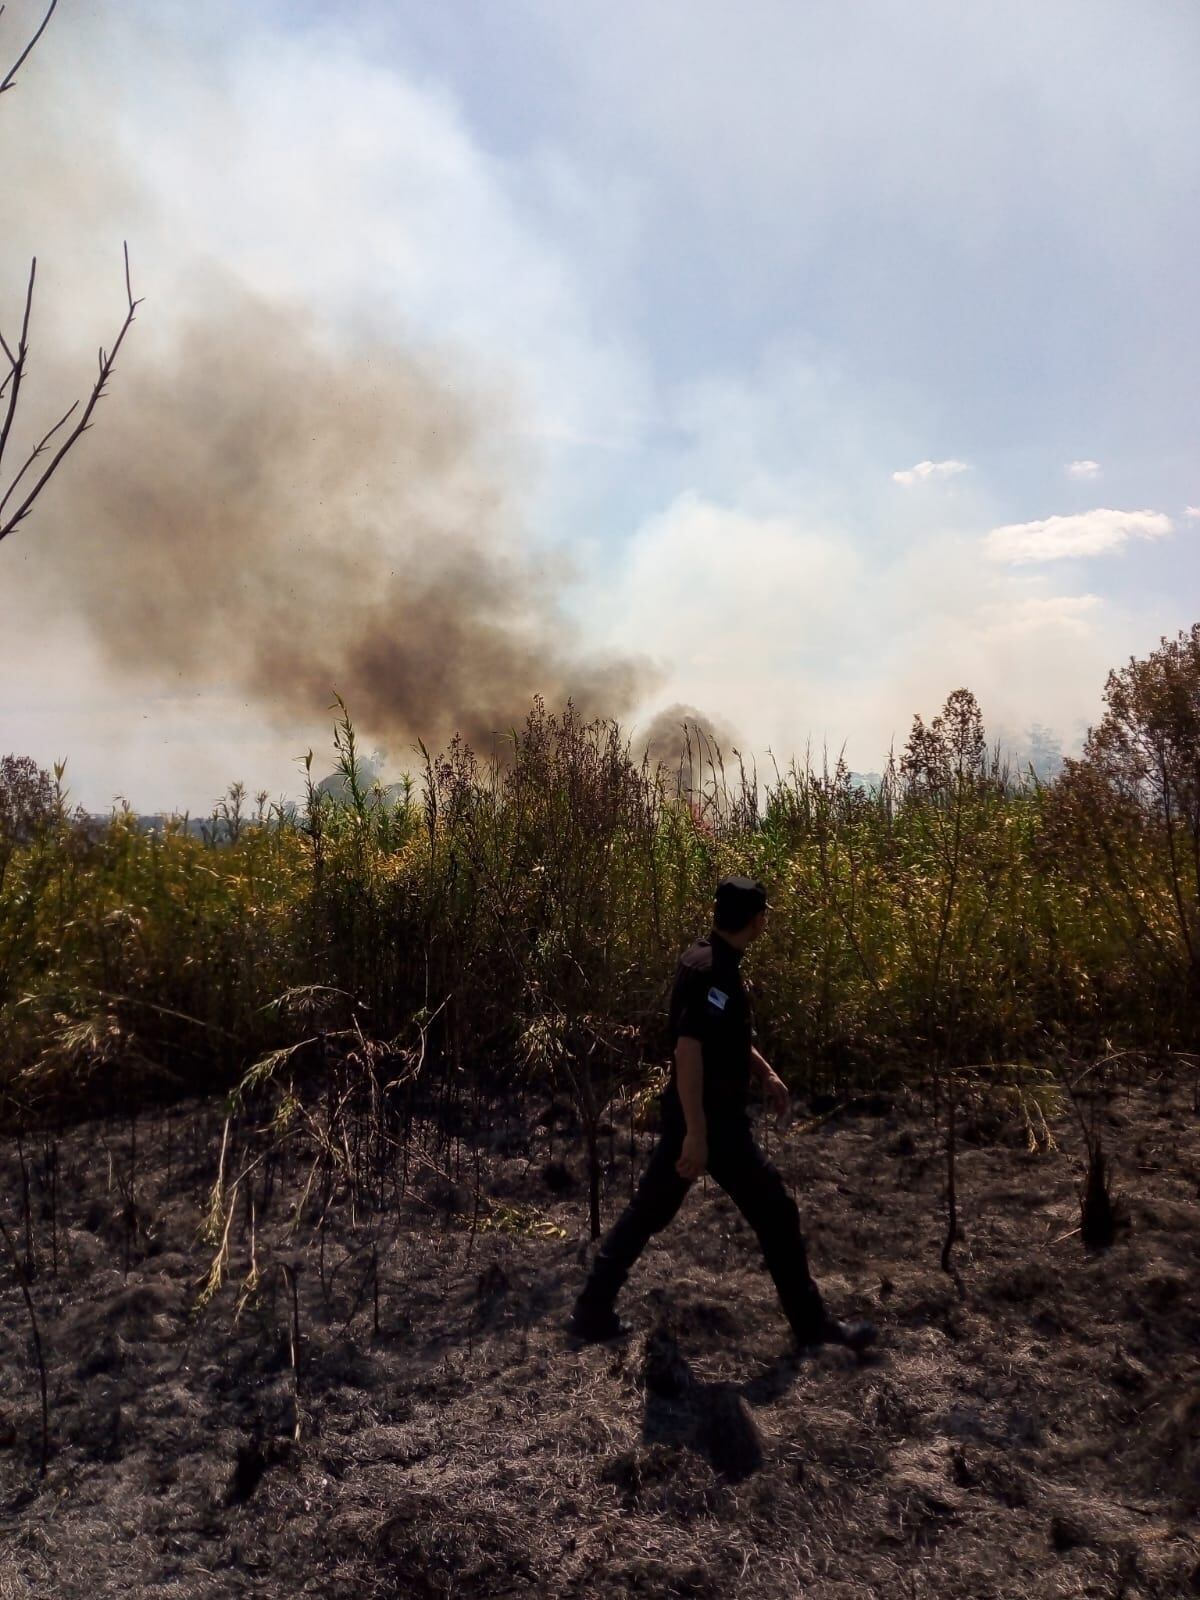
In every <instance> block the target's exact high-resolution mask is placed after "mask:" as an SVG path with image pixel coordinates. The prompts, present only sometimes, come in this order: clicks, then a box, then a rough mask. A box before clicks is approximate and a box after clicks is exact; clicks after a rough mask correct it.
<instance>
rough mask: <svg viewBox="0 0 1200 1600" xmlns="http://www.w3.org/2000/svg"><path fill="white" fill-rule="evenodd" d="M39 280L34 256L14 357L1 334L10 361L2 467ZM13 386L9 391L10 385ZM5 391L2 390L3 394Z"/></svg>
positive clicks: (0, 431) (0, 430) (0, 437)
mask: <svg viewBox="0 0 1200 1600" xmlns="http://www.w3.org/2000/svg"><path fill="white" fill-rule="evenodd" d="M36 280H37V257H36V256H34V258H33V260H32V261H31V262H30V265H29V284H28V287H27V288H26V290H25V314H24V316H23V317H22V319H21V337H20V338H19V339H18V341H17V353H16V355H14V354H13V353H12V351H11V350H10V349H9V346H8V341H7V339H5V338H4V336H3V334H0V345H3V347H4V354H5V356H6V357H7V360H8V376H7V377H6V378H5V380H4V389H8V390H9V393H8V405H7V406H6V407H5V411H4V421H3V423H0V465H3V462H4V451H5V448H6V446H7V444H8V436H9V433H10V432H11V430H12V425H13V418H14V417H15V416H16V414H17V400H18V397H19V396H20V393H21V380H22V378H23V377H24V376H25V359H26V355H27V353H28V349H29V317H30V313H31V312H32V310H33V289H34V284H35V282H36ZM10 384H11V385H12V387H11V389H9V385H10ZM2 392H3V390H0V393H2Z"/></svg>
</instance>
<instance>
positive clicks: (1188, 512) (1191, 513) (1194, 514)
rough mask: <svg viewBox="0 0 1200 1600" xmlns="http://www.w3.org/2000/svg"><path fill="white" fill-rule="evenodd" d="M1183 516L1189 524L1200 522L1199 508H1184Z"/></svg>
mask: <svg viewBox="0 0 1200 1600" xmlns="http://www.w3.org/2000/svg"><path fill="white" fill-rule="evenodd" d="M1183 514H1184V516H1185V517H1186V518H1187V519H1188V521H1189V522H1197V521H1200V506H1184V508H1183Z"/></svg>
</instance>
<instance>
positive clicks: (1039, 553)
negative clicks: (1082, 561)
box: [985, 508, 1174, 565]
mask: <svg viewBox="0 0 1200 1600" xmlns="http://www.w3.org/2000/svg"><path fill="white" fill-rule="evenodd" d="M1173 531H1174V524H1173V523H1172V521H1171V519H1170V517H1168V516H1166V515H1165V514H1164V513H1163V512H1161V511H1110V510H1106V509H1103V508H1101V509H1097V510H1095V511H1083V512H1080V513H1079V515H1078V516H1070V517H1043V518H1042V519H1041V520H1040V521H1038V522H1012V523H1008V524H1006V525H1005V526H1004V527H1002V528H993V529H992V531H991V532H990V533H989V534H988V536H987V539H986V541H985V547H986V549H987V553H988V555H989V556H990V557H991V559H992V560H993V561H1007V562H1011V563H1012V564H1014V565H1023V564H1024V563H1026V562H1030V561H1060V560H1062V559H1064V558H1065V557H1068V556H1095V555H1101V554H1102V553H1103V552H1104V551H1106V550H1116V549H1119V548H1120V546H1121V545H1123V544H1125V543H1127V542H1128V541H1129V540H1130V539H1164V538H1166V536H1167V535H1168V534H1169V533H1172V532H1173Z"/></svg>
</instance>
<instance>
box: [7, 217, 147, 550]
mask: <svg viewBox="0 0 1200 1600" xmlns="http://www.w3.org/2000/svg"><path fill="white" fill-rule="evenodd" d="M124 249H125V293H126V299H127V306H128V309H127V310H126V313H125V320H124V322H123V323H122V324H121V328H120V331H119V332H118V334H117V337H116V339H115V341H114V343H113V347H112V349H111V350H108V351H105V350H103V349H102V350H101V351H100V370H99V374H98V376H97V378H96V382H95V383H94V384H93V385H92V392H91V394H90V395H89V396H88V400H87V404H86V405H85V406H84V408H83V410H82V412H81V413H80V416H79V420H78V422H77V423H76V424H75V426H74V427H73V428H72V429H71V431H70V433H69V434H68V435H67V437H66V438H65V439H64V440H63V442H62V443H61V444H60V445H59V447H58V449H57V450H56V451H55V452H54V454H53V455H52V456H51V458H50V461H49V463H48V465H47V466H46V467H45V468H44V470H43V471H42V473H41V475H40V476H39V477H38V478H37V480H36V481H35V482H34V484H33V487H32V488H31V489H29V490H28V492H27V493H26V495H25V498H24V499H23V500H22V501H21V502H20V503H19V504H18V505H17V506H16V508H15V510H13V511H12V512H11V513H10V514H9V516H8V517H7V519H5V516H4V511H5V507H6V506H7V505H8V503H9V501H10V500H11V499H12V496H13V492H14V490H15V489H16V487H17V484H18V483H19V482H20V481H21V480H22V479H23V478H24V476H25V474H26V472H27V471H28V470H29V468H30V467H31V466H32V465H33V463H34V462H35V461H36V460H37V459H38V458H39V457H40V456H41V455H42V454H43V452H44V451H45V449H46V446H47V445H48V444H49V442H50V440H51V439H52V438H53V437H54V435H55V434H56V433H57V432H58V431H59V429H60V428H62V427H63V426H64V425H65V424H66V422H67V421H68V420H69V419H70V418H71V417H72V416H73V415H74V414H75V412H76V410H77V409H78V406H79V402H78V401H76V402H75V404H74V405H72V406H71V407H70V408H69V410H67V411H66V412H65V413H64V415H63V416H62V417H60V418H59V420H58V421H57V422H56V423H55V424H54V426H53V427H52V428H51V429H50V431H49V432H48V433H47V434H45V435H43V437H42V438H41V440H40V441H39V442H38V444H37V445H35V446H34V448H33V450H32V451H31V452H30V454H29V456H28V458H27V459H26V461H25V463H24V465H23V466H22V467H21V470H20V471H19V472H18V473H17V476H16V478H14V479H13V481H12V483H11V484H10V485H9V487H8V489H7V491H6V492H5V495H4V498H3V499H2V500H0V540H3V539H6V538H7V537H8V535H9V534H10V533H11V532H12V531H13V529H14V528H15V527H17V525H18V524H19V523H20V522H22V521H23V520H24V519H25V518H26V517H27V516H28V515H29V513H30V511H31V510H32V509H33V503H34V501H35V500H36V499H37V497H38V495H40V494H41V492H42V490H43V489H44V488H45V487H46V485H47V484H48V483H49V481H50V479H51V478H52V477H53V476H54V474H55V473H56V472H57V471H58V468H59V467H60V466H61V465H62V462H63V460H64V459H65V457H66V456H67V454H68V452H69V451H70V450H71V449H72V447H73V446H74V445H75V444H76V443H77V442H78V441H79V439H80V438H81V437H82V436H83V434H84V433H86V432H87V430H88V428H89V427H91V422H92V413H93V412H94V411H95V409H96V407H97V406H98V405H99V403H100V401H101V400H102V399H103V398H104V393H105V390H106V389H107V387H108V380H109V379H110V377H111V376H112V371H113V367H114V366H115V365H116V361H117V357H118V355H119V354H120V352H121V346H122V344H123V343H124V342H125V335H126V334H127V333H128V332H129V329H130V328H131V327H132V325H133V319H134V314H135V313H136V311H137V308H138V306H140V305H141V303H142V302H141V301H140V300H135V299H134V298H133V287H132V280H131V278H130V272H129V245H128V244H126V245H125V247H124ZM27 327H28V303H27V305H26V328H27ZM24 341H25V333H24V332H23V334H22V350H23V347H24ZM22 350H19V351H18V360H19V361H20V360H22V359H23V356H22ZM11 409H15V408H14V406H13V397H12V396H10V410H11Z"/></svg>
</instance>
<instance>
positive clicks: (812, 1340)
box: [796, 1317, 879, 1355]
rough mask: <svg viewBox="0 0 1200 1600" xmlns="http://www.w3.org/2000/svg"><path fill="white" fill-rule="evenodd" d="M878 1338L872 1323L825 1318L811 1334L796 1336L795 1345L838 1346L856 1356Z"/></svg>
mask: <svg viewBox="0 0 1200 1600" xmlns="http://www.w3.org/2000/svg"><path fill="white" fill-rule="evenodd" d="M878 1336H879V1335H878V1330H877V1329H876V1327H875V1324H874V1323H873V1322H839V1321H838V1319H837V1318H836V1317H826V1318H825V1321H824V1322H823V1323H822V1324H821V1326H820V1327H819V1328H817V1329H815V1330H814V1331H813V1332H812V1333H810V1334H804V1335H803V1336H801V1335H800V1334H797V1335H796V1343H797V1344H798V1345H802V1346H813V1345H819V1344H840V1345H844V1346H845V1348H846V1349H847V1350H853V1351H854V1353H855V1355H858V1354H860V1353H861V1352H862V1351H863V1350H866V1349H867V1348H868V1347H869V1346H870V1345H873V1344H874V1343H875V1340H876V1339H877V1338H878Z"/></svg>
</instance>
